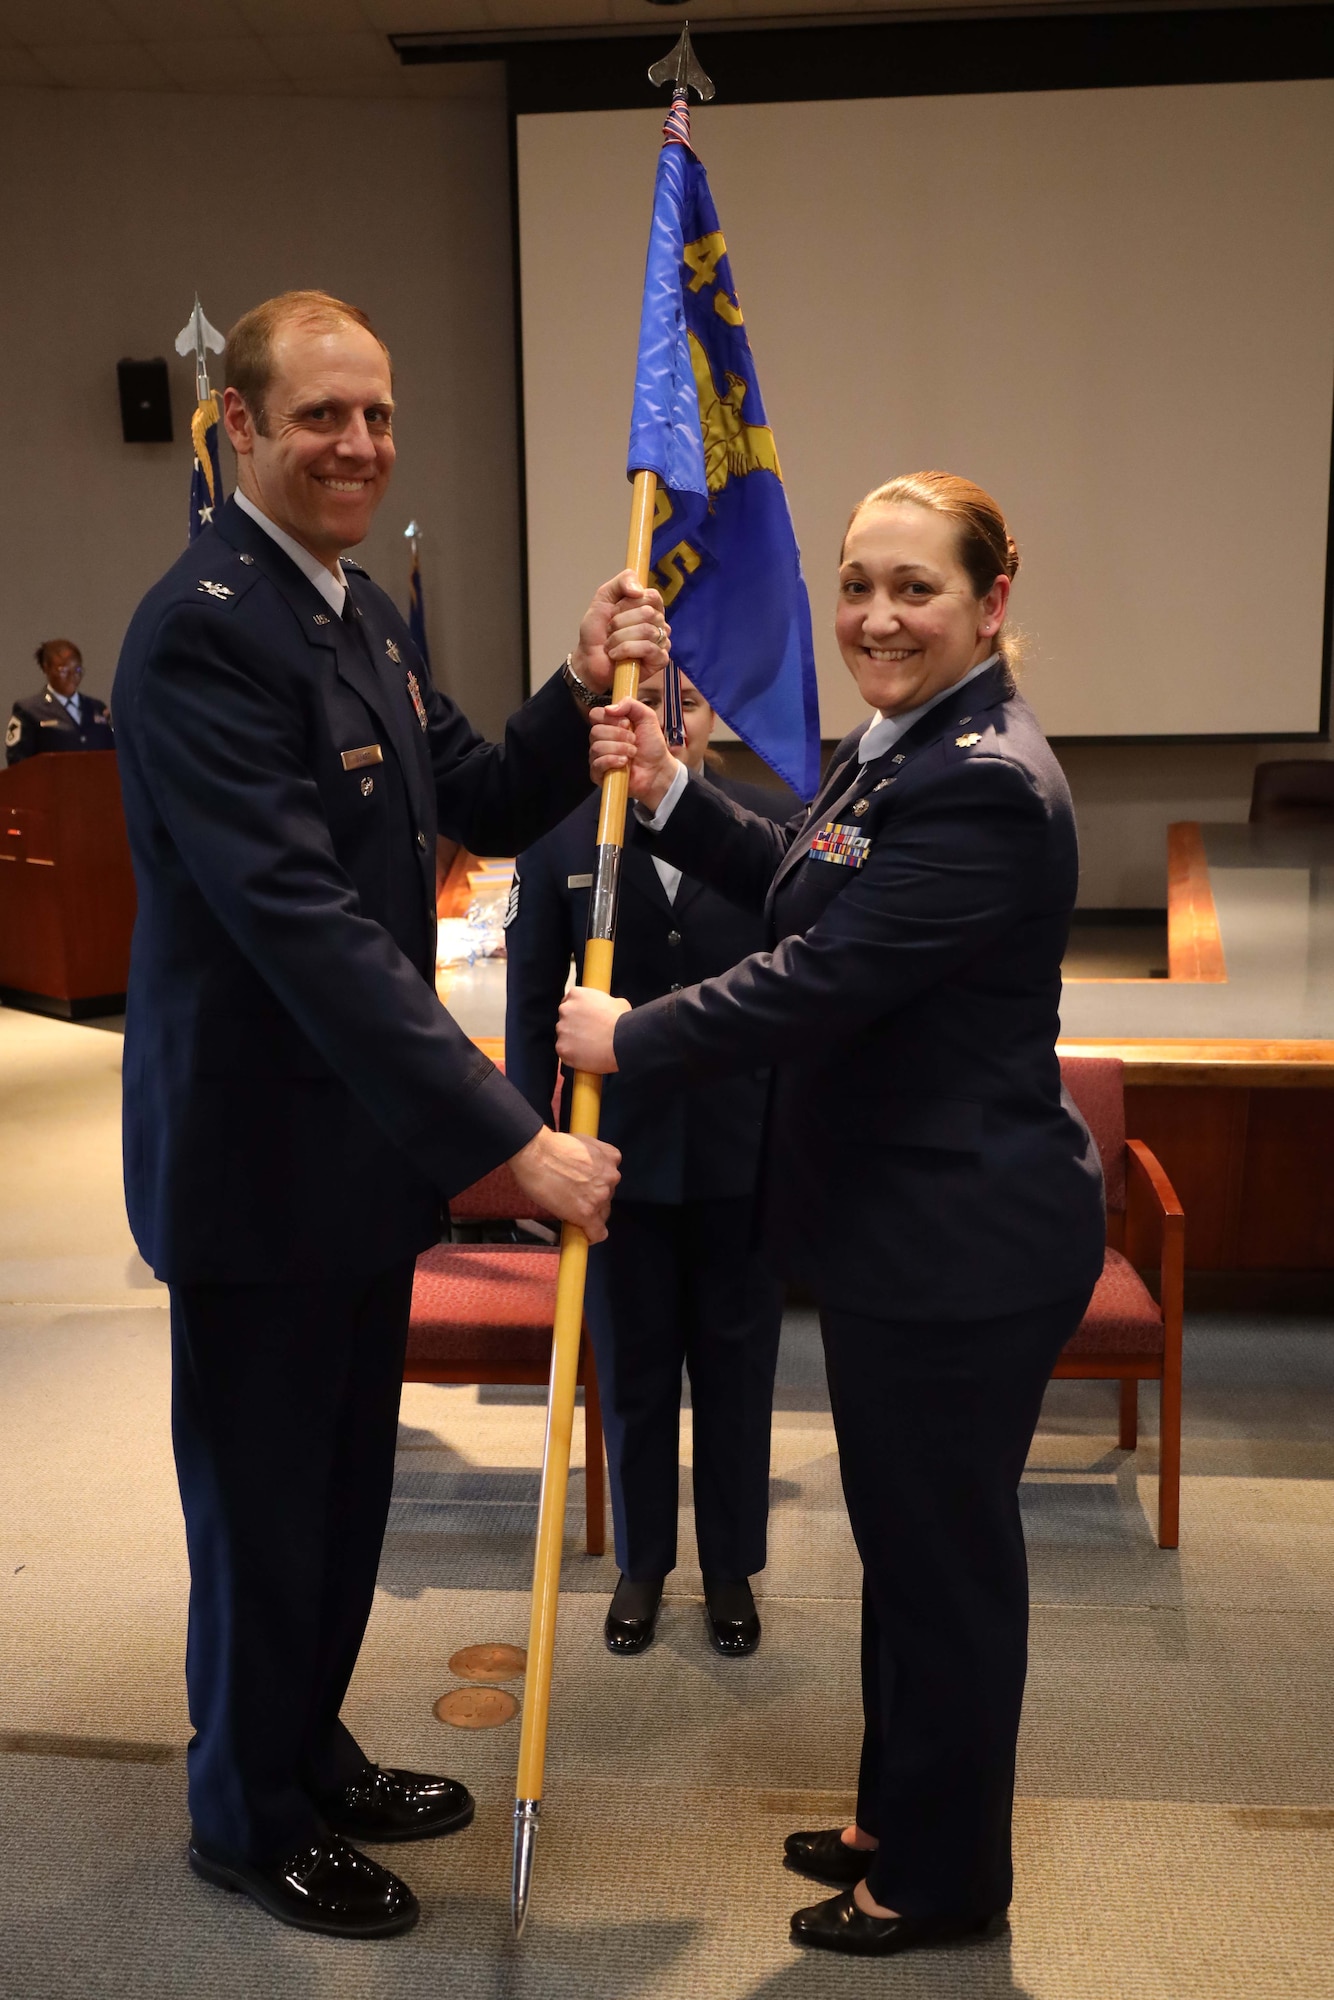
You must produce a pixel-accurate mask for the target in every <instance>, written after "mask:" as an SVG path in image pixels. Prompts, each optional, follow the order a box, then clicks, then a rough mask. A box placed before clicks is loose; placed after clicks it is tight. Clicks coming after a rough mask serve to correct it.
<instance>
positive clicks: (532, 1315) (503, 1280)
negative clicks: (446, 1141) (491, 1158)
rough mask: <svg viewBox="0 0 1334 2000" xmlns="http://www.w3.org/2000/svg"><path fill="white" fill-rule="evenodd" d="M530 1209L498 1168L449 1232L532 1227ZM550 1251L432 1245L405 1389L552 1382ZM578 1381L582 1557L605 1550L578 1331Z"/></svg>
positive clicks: (422, 1276)
mask: <svg viewBox="0 0 1334 2000" xmlns="http://www.w3.org/2000/svg"><path fill="white" fill-rule="evenodd" d="M532 1210H533V1204H532V1201H531V1199H530V1198H529V1197H528V1196H526V1195H525V1194H524V1193H523V1192H522V1190H521V1189H520V1187H519V1183H518V1181H517V1180H516V1179H515V1178H514V1175H513V1174H512V1173H511V1172H510V1169H509V1168H508V1167H507V1166H503V1167H497V1168H496V1169H495V1170H494V1172H492V1173H489V1174H486V1175H484V1176H483V1178H482V1179H481V1180H480V1181H476V1182H474V1184H473V1185H472V1186H471V1187H469V1188H465V1189H464V1190H463V1192H462V1193H461V1194H457V1195H455V1196H454V1197H453V1199H452V1200H451V1201H450V1204H449V1213H450V1217H451V1219H452V1220H453V1221H456V1222H506V1221H514V1220H517V1219H519V1218H521V1217H526V1218H529V1219H531V1220H537V1221H547V1222H551V1221H554V1219H555V1218H554V1217H552V1216H545V1217H543V1216H539V1217H533V1213H532ZM559 1262H560V1252H559V1250H553V1249H548V1248H547V1247H546V1246H545V1245H544V1244H534V1245H532V1246H531V1247H530V1246H529V1245H527V1244H515V1243H440V1244H437V1245H436V1247H435V1248H434V1249H433V1250H426V1251H423V1253H422V1255H421V1256H420V1257H419V1258H418V1259H417V1274H416V1277H415V1278H414V1279H413V1284H412V1318H411V1321H410V1323H409V1327H408V1353H407V1361H406V1364H405V1366H404V1369H403V1379H404V1381H405V1382H480V1383H487V1384H491V1383H510V1382H520V1383H530V1384H541V1383H544V1382H546V1381H547V1380H548V1379H549V1376H550V1373H551V1327H552V1321H553V1318H554V1316H555V1310H556V1267H557V1265H558V1264H559ZM578 1380H579V1382H580V1383H581V1384H582V1385H583V1391H584V1447H585V1461H586V1471H585V1476H584V1500H585V1512H586V1529H585V1538H586V1543H587V1548H588V1553H589V1554H590V1555H592V1556H600V1555H601V1554H602V1552H603V1550H604V1548H605V1547H606V1491H605V1482H604V1468H603V1455H602V1406H601V1403H600V1401H599V1399H598V1378H597V1369H596V1367H595V1365H594V1361H593V1349H592V1344H591V1342H590V1341H589V1338H588V1328H587V1326H585V1328H584V1331H583V1334H582V1337H581V1339H580V1344H579V1374H578Z"/></svg>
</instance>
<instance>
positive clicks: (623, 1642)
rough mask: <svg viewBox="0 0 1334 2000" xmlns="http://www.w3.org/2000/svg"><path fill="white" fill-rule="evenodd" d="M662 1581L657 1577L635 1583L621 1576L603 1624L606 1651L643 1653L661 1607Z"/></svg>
mask: <svg viewBox="0 0 1334 2000" xmlns="http://www.w3.org/2000/svg"><path fill="white" fill-rule="evenodd" d="M662 1581H663V1580H662V1578H661V1577H658V1578H657V1579H656V1580H653V1581H650V1582H648V1583H635V1582H633V1581H632V1579H631V1578H630V1577H628V1576H623V1577H622V1578H621V1580H620V1582H619V1583H618V1584H617V1586H616V1590H615V1594H614V1595H613V1597H612V1600H611V1608H610V1609H609V1610H608V1612H607V1620H606V1623H605V1624H604V1626H603V1627H602V1636H603V1638H604V1639H605V1640H606V1642H607V1651H608V1652H609V1653H618V1654H620V1655H621V1656H622V1657H628V1656H629V1655H630V1654H632V1653H642V1652H644V1651H645V1650H646V1649H647V1648H648V1647H649V1646H651V1645H652V1644H653V1634H654V1633H655V1632H656V1631H657V1629H658V1612H659V1611H660V1610H661V1608H662Z"/></svg>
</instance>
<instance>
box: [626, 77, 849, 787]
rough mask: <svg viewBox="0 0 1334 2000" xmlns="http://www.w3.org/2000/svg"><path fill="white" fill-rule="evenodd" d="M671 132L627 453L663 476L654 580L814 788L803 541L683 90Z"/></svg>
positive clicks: (679, 630)
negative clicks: (791, 509) (694, 146)
mask: <svg viewBox="0 0 1334 2000" xmlns="http://www.w3.org/2000/svg"><path fill="white" fill-rule="evenodd" d="M663 133H664V139H663V147H662V151H661V153H660V154H659V156H658V178H657V186H656V188H655V190H654V197H653V226H652V230H651V233H650V236H649V248H648V262H647V267H646V269H645V273H644V306H643V313H642V317H641V319H640V327H639V361H638V367H637V370H636V375H635V401H634V414H633V417H632V419H631V424H630V452H629V464H628V470H629V472H630V474H631V476H632V477H633V475H634V474H635V473H636V472H654V473H656V474H657V477H658V500H657V514H656V516H655V520H654V529H653V553H652V562H653V571H654V574H653V577H652V579H651V581H652V582H653V583H654V584H656V586H657V588H658V589H659V590H660V591H661V592H662V596H663V602H664V603H665V605H666V607H667V616H668V618H669V619H670V620H671V626H672V653H673V657H674V658H675V659H676V661H677V662H678V663H679V665H680V667H681V670H682V672H684V673H686V674H688V675H689V676H690V678H691V680H692V681H694V683H695V685H696V686H697V687H698V688H699V689H700V690H701V692H702V693H703V694H704V696H705V697H706V699H707V700H708V701H709V702H710V703H711V704H712V706H713V707H714V708H716V709H717V711H718V713H719V715H721V716H722V718H723V720H724V721H725V722H726V723H727V724H728V725H729V727H730V728H732V729H734V730H735V731H736V734H737V735H738V736H739V737H740V738H741V740H742V742H743V743H747V744H749V745H750V747H751V749H752V750H754V751H756V752H757V753H758V754H759V756H761V757H762V758H763V759H764V761H765V763H766V764H769V765H770V766H771V767H772V768H773V769H774V770H775V771H777V772H778V773H779V775H780V777H783V778H785V779H786V780H787V782H788V784H789V785H791V786H792V788H793V790H794V791H796V792H798V793H799V794H800V795H801V797H802V798H810V797H812V796H813V794H814V793H815V791H816V790H817V788H818V786H819V777H820V717H819V702H818V698H817V694H816V684H815V649H814V646H813V644H812V641H811V612H810V604H809V601H808V599H807V596H806V584H805V580H804V578H803V576H802V573H801V553H800V551H799V549H798V548H797V538H796V535H795V534H794V532H793V528H792V517H791V515H790V514H789V512H788V505H787V494H786V492H785V491H784V488H783V475H782V472H781V471H780V469H779V464H778V452H777V450H776V448H775V445H774V434H773V432H772V430H771V429H770V428H769V425H768V423H767V421H766V419H765V413H764V401H763V398H762V397H761V395H760V385H759V382H758V380H757V378H756V374H755V363H754V360H753V358H752V355H751V351H750V342H749V340H748V339H747V337H746V328H745V322H744V320H743V318H742V313H741V307H740V304H739V303H738V300H737V295H736V287H735V286H734V284H733V282H732V269H731V265H730V263H729V262H728V256H727V245H726V244H725V242H724V241H723V236H722V231H721V230H720V229H719V227H718V212H717V210H716V209H715V208H714V205H713V196H712V195H711V194H710V192H709V182H708V176H707V175H706V174H705V171H704V168H703V166H702V165H701V164H700V162H699V160H698V159H697V158H696V157H695V154H694V152H693V151H692V150H691V147H690V144H689V139H690V127H689V115H688V113H687V112H686V110H685V104H684V97H683V95H682V94H681V93H678V95H677V99H676V102H675V103H674V104H673V107H672V111H671V114H670V116H669V117H668V120H667V123H666V125H665V126H664V127H663Z"/></svg>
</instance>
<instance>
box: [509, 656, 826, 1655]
mask: <svg viewBox="0 0 1334 2000" xmlns="http://www.w3.org/2000/svg"><path fill="white" fill-rule="evenodd" d="M681 696H682V707H683V712H684V721H685V737H686V740H685V743H684V745H683V747H682V748H681V750H680V751H678V753H677V754H678V756H680V757H681V759H682V760H683V761H684V763H685V765H686V767H687V769H689V770H691V771H694V772H696V773H698V774H700V775H701V776H704V777H706V778H707V780H708V782H709V783H710V784H711V785H712V786H713V787H715V788H716V789H718V790H719V791H721V792H722V793H723V794H724V795H725V796H726V797H728V798H731V799H732V800H733V801H734V802H735V803H737V804H738V805H741V806H745V807H748V808H749V809H750V810H751V811H753V812H759V813H764V814H766V815H767V816H768V817H770V818H784V819H785V818H786V817H787V815H788V814H789V813H790V812H792V811H794V810H795V809H796V808H797V806H798V804H799V801H798V799H797V798H796V796H795V794H794V793H792V792H790V791H789V790H788V789H787V787H786V786H782V787H780V788H779V789H776V790H767V789H763V788H761V787H760V786H759V785H747V784H744V783H740V782H738V781H736V780H734V779H728V778H725V777H721V776H716V775H714V774H713V773H708V772H705V769H704V760H705V753H706V751H707V748H708V742H709V734H710V731H711V729H712V727H713V723H714V719H715V718H714V713H713V710H712V709H711V708H710V707H709V705H708V703H707V702H706V701H705V699H704V697H703V695H702V694H700V692H699V690H698V689H697V688H695V687H693V686H692V685H691V683H690V682H689V681H688V680H687V679H686V678H685V676H684V675H683V676H682V680H681ZM642 698H643V700H644V701H645V702H646V703H647V704H648V705H649V706H650V707H653V708H655V710H656V709H658V708H660V706H661V702H662V686H661V681H660V680H654V681H650V682H649V683H648V684H647V685H646V686H645V687H644V689H643V691H642ZM597 806H598V800H597V796H596V794H595V795H593V796H592V797H590V798H588V799H586V800H585V801H584V803H583V805H581V806H579V807H577V808H576V810H575V811H574V812H573V813H571V815H570V817H569V818H568V819H567V820H565V821H564V822H563V824H562V825H560V826H558V827H557V828H556V829H555V831H554V832H552V833H549V834H547V835H546V836H545V837H544V838H543V839H542V840H539V841H538V842H537V843H536V845H535V846H533V847H530V848H529V849H528V850H527V851H526V852H525V853H524V854H522V855H521V856H520V858H519V868H518V876H517V879H516V885H515V890H514V894H513V898H512V902H511V914H510V920H509V922H508V924H507V926H506V931H505V943H506V950H507V954H508V959H509V968H508V979H507V982H506V986H507V990H506V1014H505V1072H506V1075H507V1076H508V1077H509V1079H510V1081H511V1083H513V1084H515V1085H516V1086H517V1087H518V1089H520V1090H521V1091H522V1092H523V1094H524V1096H525V1097H526V1098H527V1099H528V1102H529V1103H530V1104H531V1105H532V1106H533V1107H534V1109H535V1110H538V1111H545V1110H546V1109H547V1108H548V1107H549V1106H550V1104H551V1098H552V1090H553V1087H554V1085H555V1081H556V1014H557V1010H558V1008H559V1006H560V1002H561V997H562V995H563V994H564V991H565V985H566V980H567V978H568V975H569V970H570V962H571V959H572V958H573V959H574V960H575V962H576V963H577V962H578V960H579V957H580V954H581V952H582V948H583V941H584V938H585V936H586V934H587V931H588V902H589V896H590V893H591V884H592V880H593V875H592V870H593V867H594V860H595V850H596V845H597ZM767 943H768V932H767V928H766V926H765V924H764V921H763V919H762V918H761V917H759V916H757V915H756V914H755V913H754V912H752V911H750V910H744V909H741V908H740V907H738V905H737V904H736V903H732V902H729V901H728V900H727V899H726V898H725V897H723V896H720V895H719V894H718V893H717V891H716V890H714V889H711V888H709V887H708V886H707V885H706V884H705V883H703V882H701V881H699V880H697V879H696V878H695V877H694V876H692V875H685V874H682V872H681V870H680V869H679V868H674V867H672V866H671V864H670V863H668V862H666V861H663V860H662V859H661V858H660V857H657V856H655V855H654V854H653V852H652V848H651V845H650V841H649V838H648V837H647V836H646V835H645V833H644V830H643V828H642V827H641V826H640V825H639V823H638V821H637V819H635V817H634V816H633V815H632V816H631V818H630V821H629V824H628V825H627V828H626V843H625V852H624V856H623V858H622V862H621V897H620V906H619V911H618V915H617V922H616V989H617V991H618V992H619V993H623V994H624V995H625V996H626V997H627V999H629V1000H630V1001H631V1002H632V1003H633V1004H634V1005H635V1006H640V1005H642V1004H644V1003H645V1002H647V1001H649V1000H656V999H658V998H660V997H661V996H662V995H663V994H664V993H679V992H680V991H681V989H682V987H684V986H693V985H694V984H695V983H696V982H697V981H699V980H701V979H708V978H710V977H711V976H713V975H714V974H716V973H720V972H726V971H728V970H729V969H730V968H731V967H732V966H733V965H735V964H736V962H737V960H738V959H741V958H745V957H746V956H747V954H748V953H750V952H753V951H763V949H764V948H765V945H766V944H767ZM768 1086H769V1075H768V1071H767V1070H764V1069H761V1068H759V1067H758V1066H752V1067H751V1068H749V1069H747V1070H743V1071H740V1072H738V1073H737V1074H736V1075H733V1076H726V1077H716V1078H709V1079H707V1080H701V1079H697V1078H685V1079H678V1078H675V1077H673V1078H667V1079H663V1078H654V1079H653V1080H652V1081H651V1082H649V1083H648V1084H646V1085H641V1084H637V1083H634V1082H626V1081H625V1079H623V1078H621V1077H615V1076H613V1077H609V1078H608V1079H607V1082H606V1085H605V1087H604V1090H603V1097H602V1119H601V1124H600V1127H599V1129H600V1130H601V1132H602V1135H603V1137H604V1138H606V1139H609V1140H610V1141H611V1142H612V1144H613V1145H615V1146H616V1147H618V1148H619V1150H620V1153H621V1179H620V1184H619V1186H618V1188H617V1190H616V1200H615V1203H614V1206H613V1209H612V1214H611V1220H610V1226H609V1232H608V1238H607V1241H606V1243H603V1244H599V1246H598V1247H597V1249H596V1250H595V1251H594V1253H593V1254H592V1256H591V1257H590V1259H589V1264H588V1293H587V1299H586V1306H587V1312H588V1324H589V1329H590V1332H591V1334H592V1337H593V1344H594V1347H595V1349H596V1353H597V1364H598V1378H599V1384H600V1388H601V1394H602V1411H603V1425H604V1429H605V1431H606V1436H607V1458H608V1463H609V1466H610V1471H611V1495H612V1515H613V1518H614V1521H615V1525H616V1559H617V1563H618V1565H619V1567H620V1570H621V1577H620V1581H619V1582H618V1584H617V1586H616V1592H615V1595H614V1597H613V1598H612V1601H611V1607H610V1609H609V1611H608V1613H607V1618H606V1624H605V1627H604V1636H605V1639H606V1643H607V1647H608V1650H609V1651H610V1652H612V1653H615V1654H620V1655H625V1654H634V1653H641V1652H643V1651H644V1649H645V1648H646V1647H647V1646H648V1645H649V1644H651V1642H652V1639H653V1636H654V1630H655V1627H656V1624H657V1619H658V1612H659V1608H660V1605H661V1602H662V1589H663V1581H664V1579H665V1577H666V1576H667V1575H668V1573H669V1572H670V1571H671V1570H673V1569H674V1568H675V1567H676V1528H677V1512H678V1505H679V1495H678V1487H679V1472H678V1458H679V1451H680V1440H679V1432H680V1409H681V1371H682V1364H683V1363H684V1365H685V1367H686V1369H687V1371H688V1373H689V1376H690V1395H691V1426H692V1437H693V1441H694V1443H693V1451H692V1483H693V1489H694V1499H695V1538H696V1542H697V1545H698V1550H699V1562H700V1569H701V1571H702V1572H703V1579H704V1606H705V1630H706V1633H707V1635H708V1638H709V1642H710V1644H711V1645H712V1646H713V1648H714V1650H715V1651H716V1652H718V1653H721V1654H722V1655H723V1656H724V1657H727V1658H736V1657H738V1656H744V1655H745V1654H748V1653H752V1652H754V1650H755V1648H756V1646H757V1645H758V1644H759V1639H760V1621H759V1617H758V1615H757V1613H756V1609H755V1600H754V1598H753V1596H752V1594H751V1588H750V1582H749V1579H750V1578H751V1577H752V1576H754V1575H755V1574H756V1573H757V1572H758V1571H759V1570H762V1569H763V1568H764V1565H765V1560H766V1531H767V1524H768V1517H769V1435H770V1429H771V1418H772V1413H773V1381H774V1367H775V1363H776V1361H777V1358H778V1336H779V1330H780V1325H781V1321H782V1310H783V1292H782V1286H781V1283H780V1282H779V1280H778V1279H777V1277H776V1276H775V1275H774V1272H773V1270H772V1267H771V1263H770V1260H769V1259H768V1258H767V1257H766V1256H765V1255H764V1254H763V1253H761V1252H760V1250H759V1249H758V1247H757V1245H756V1244H755V1242H754V1235H755V1231H754V1226H753V1225H754V1193H755V1185H756V1181H757V1178H758V1174H759V1163H760V1149H761V1144H762V1139H763V1130H764V1107H765V1099H766V1097H767V1095H768ZM562 1105H563V1107H564V1115H565V1116H566V1117H568V1105H569V1091H568V1089H567V1090H566V1091H565V1093H564V1095H563V1098H562Z"/></svg>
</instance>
